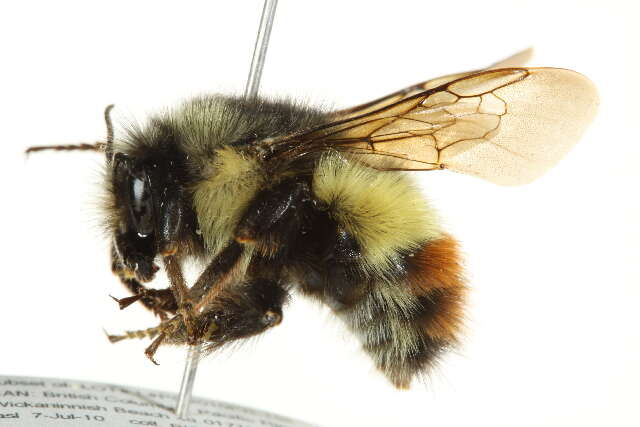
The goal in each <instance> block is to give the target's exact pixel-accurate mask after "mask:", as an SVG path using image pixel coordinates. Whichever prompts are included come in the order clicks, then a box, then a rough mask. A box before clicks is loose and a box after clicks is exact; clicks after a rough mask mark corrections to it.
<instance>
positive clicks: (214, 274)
mask: <svg viewBox="0 0 640 427" xmlns="http://www.w3.org/2000/svg"><path fill="white" fill-rule="evenodd" d="M244 254H245V248H244V245H242V244H240V243H238V242H236V241H232V242H231V243H229V245H228V246H227V247H226V248H224V249H223V250H222V251H221V252H220V253H219V254H218V255H217V256H216V257H215V258H214V259H213V260H212V261H211V262H210V263H209V265H208V266H207V268H206V269H205V270H204V271H203V272H202V273H201V274H200V276H199V277H198V280H196V283H195V284H194V285H193V286H192V287H191V289H189V298H190V299H191V301H197V303H196V305H195V306H194V310H195V312H200V311H201V310H202V308H203V307H205V306H206V305H207V304H209V302H211V301H214V300H215V299H216V298H218V296H219V295H220V294H221V293H222V292H223V291H224V290H225V289H226V287H227V285H228V284H230V283H232V282H233V280H234V279H236V278H237V276H238V270H239V269H240V268H241V267H242V265H243V262H242V261H243V259H244V258H245V257H244V256H243V255H244Z"/></svg>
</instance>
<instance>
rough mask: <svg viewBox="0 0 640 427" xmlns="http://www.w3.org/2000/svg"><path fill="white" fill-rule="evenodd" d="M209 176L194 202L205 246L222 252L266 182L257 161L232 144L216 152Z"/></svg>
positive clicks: (206, 175)
mask: <svg viewBox="0 0 640 427" xmlns="http://www.w3.org/2000/svg"><path fill="white" fill-rule="evenodd" d="M214 158H215V160H214V161H213V163H212V164H211V165H210V167H209V168H208V170H205V173H204V176H205V179H203V180H202V181H200V182H199V183H198V184H197V186H196V187H195V188H194V196H193V203H194V208H195V210H196V215H197V217H198V220H199V222H200V223H199V226H200V230H201V232H202V236H203V238H204V242H205V245H206V246H207V248H208V249H209V251H210V252H211V253H214V254H215V253H218V252H219V251H220V250H221V249H222V248H223V247H224V246H225V245H226V244H227V242H228V241H229V240H230V239H231V238H232V237H233V236H232V234H233V232H234V231H235V228H236V225H237V223H238V221H239V220H240V218H241V217H242V214H243V213H244V211H245V210H246V208H247V206H248V205H249V203H250V202H251V200H252V199H253V197H254V196H255V194H256V193H257V192H258V190H259V189H260V187H261V186H262V185H263V184H264V181H265V180H264V177H263V176H262V175H261V174H260V173H259V171H260V170H261V169H260V166H259V164H258V163H257V160H256V159H254V158H251V157H247V156H245V155H243V154H242V153H240V152H238V151H237V150H234V149H232V148H229V147H225V148H221V149H218V150H216V152H215V157H214Z"/></svg>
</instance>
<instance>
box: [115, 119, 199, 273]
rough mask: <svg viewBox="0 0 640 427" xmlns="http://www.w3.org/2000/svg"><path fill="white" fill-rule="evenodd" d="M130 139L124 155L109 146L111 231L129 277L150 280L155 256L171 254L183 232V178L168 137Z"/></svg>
mask: <svg viewBox="0 0 640 427" xmlns="http://www.w3.org/2000/svg"><path fill="white" fill-rule="evenodd" d="M140 132H142V133H140V134H132V135H130V141H128V144H126V148H125V149H124V151H114V149H113V146H112V145H111V144H110V145H108V146H107V149H106V150H105V151H106V155H107V156H106V157H107V159H106V163H107V169H108V173H107V175H106V176H107V181H108V182H107V186H108V188H109V190H110V191H109V192H110V209H109V211H110V212H109V220H108V223H109V230H110V232H111V233H113V241H114V247H115V253H116V254H117V257H118V259H119V261H120V264H121V267H122V268H123V270H124V271H125V273H126V275H128V276H133V277H135V278H137V279H138V280H140V281H149V280H151V279H152V278H153V275H154V273H155V272H156V270H157V269H158V268H157V267H156V266H155V264H154V260H155V258H156V256H158V255H162V256H168V255H173V254H175V253H176V252H178V250H179V249H180V243H181V241H183V240H184V239H183V236H184V234H185V230H184V228H185V224H184V223H185V221H184V218H185V206H187V204H186V203H185V201H184V199H185V197H184V191H183V188H184V186H185V183H184V181H185V179H184V173H183V168H181V167H180V164H181V161H180V156H179V155H178V154H176V153H175V152H172V151H171V150H170V149H168V148H167V147H172V146H175V144H172V141H166V139H167V137H166V135H165V136H164V138H162V139H158V138H157V137H158V134H157V133H155V134H154V135H152V136H154V138H150V137H149V134H148V130H144V131H143V130H141V131H140Z"/></svg>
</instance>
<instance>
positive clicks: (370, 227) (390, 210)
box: [313, 154, 441, 276]
mask: <svg viewBox="0 0 640 427" xmlns="http://www.w3.org/2000/svg"><path fill="white" fill-rule="evenodd" d="M313 192H314V194H315V196H316V197H318V198H319V199H320V200H322V201H323V202H325V203H327V204H328V205H329V209H330V213H331V215H332V216H333V217H334V219H335V220H336V221H337V222H338V223H339V224H340V225H341V226H343V227H345V229H346V230H347V231H348V232H350V233H351V234H352V235H353V236H354V237H355V239H356V240H357V241H358V242H359V243H360V246H361V248H362V251H363V255H364V258H365V259H364V262H365V265H364V266H365V268H366V269H367V270H368V271H369V272H370V273H372V274H375V275H377V276H384V272H385V271H387V270H389V268H390V267H391V265H392V264H393V263H394V262H395V261H394V258H396V257H397V256H398V253H399V252H400V251H412V250H416V249H418V248H419V247H420V246H421V245H423V244H424V243H425V242H427V241H430V240H433V239H437V238H438V237H440V236H441V231H440V225H439V220H438V216H437V214H436V212H435V211H434V210H433V209H432V208H431V207H430V206H429V203H428V202H427V200H426V199H425V197H424V195H423V194H422V193H421V191H420V190H419V189H418V188H417V187H416V185H415V184H414V183H413V182H412V180H411V179H410V177H409V176H407V175H406V174H405V173H402V172H383V171H378V170H375V169H372V168H369V167H366V166H364V165H362V164H359V163H357V162H355V161H349V160H347V159H345V158H344V157H342V156H339V155H337V154H329V155H325V156H324V157H323V158H322V159H321V160H320V162H319V163H318V166H317V168H316V170H315V173H314V177H313Z"/></svg>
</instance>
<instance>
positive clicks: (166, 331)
mask: <svg viewBox="0 0 640 427" xmlns="http://www.w3.org/2000/svg"><path fill="white" fill-rule="evenodd" d="M181 323H182V317H181V316H175V317H173V318H172V319H170V320H167V321H163V322H161V323H160V325H158V326H156V327H153V328H147V329H141V330H138V331H126V332H125V333H124V334H122V335H111V334H107V338H108V339H109V341H110V342H112V343H117V342H119V341H122V340H127V339H135V338H138V339H142V338H155V339H154V340H153V341H152V342H151V345H149V347H147V348H146V349H145V351H144V354H145V355H146V356H147V357H148V358H149V359H150V360H151V361H152V362H153V363H154V364H156V365H158V362H156V361H155V359H154V355H155V354H156V351H157V350H158V347H160V345H161V344H162V343H163V341H165V339H166V338H167V337H168V336H170V335H171V334H173V333H174V332H175V331H176V330H177V329H179V328H180V325H181Z"/></svg>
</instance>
